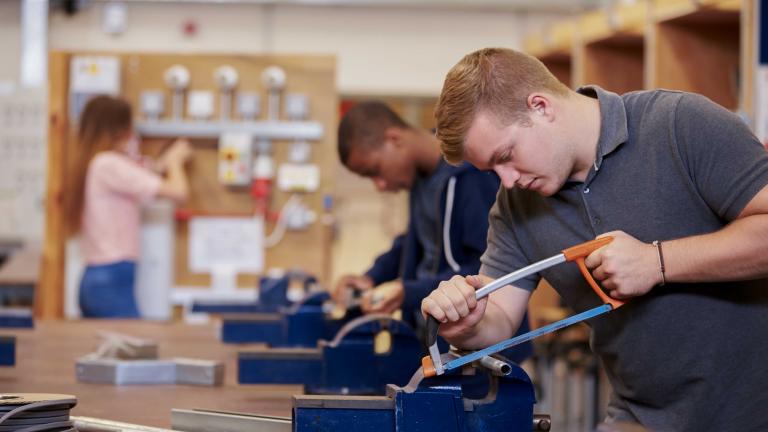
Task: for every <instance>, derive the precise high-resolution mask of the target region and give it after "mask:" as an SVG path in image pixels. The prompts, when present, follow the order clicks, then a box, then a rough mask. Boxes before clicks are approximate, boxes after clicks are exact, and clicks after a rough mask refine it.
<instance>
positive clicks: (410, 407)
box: [292, 358, 551, 432]
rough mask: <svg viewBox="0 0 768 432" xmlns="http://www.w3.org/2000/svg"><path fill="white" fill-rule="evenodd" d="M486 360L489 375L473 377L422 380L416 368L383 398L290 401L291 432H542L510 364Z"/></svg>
mask: <svg viewBox="0 0 768 432" xmlns="http://www.w3.org/2000/svg"><path fill="white" fill-rule="evenodd" d="M489 359H490V360H488V361H489V362H492V363H493V362H497V364H496V367H495V370H494V369H493V368H492V369H491V370H480V369H483V368H482V367H477V370H476V374H475V375H459V374H445V375H441V376H437V377H433V378H424V377H423V373H422V369H421V368H419V369H418V370H417V372H416V374H414V375H413V377H412V379H411V381H410V382H409V383H408V384H407V385H406V386H404V387H398V386H396V385H389V386H387V393H386V396H371V397H353V396H318V395H302V396H294V397H293V419H292V423H293V431H294V432H309V431H312V432H331V431H345V430H346V431H352V430H354V431H355V432H387V431H392V432H432V431H441V432H502V431H504V432H509V431H515V432H518V431H519V432H522V431H525V432H528V431H531V430H534V431H548V430H549V429H550V426H551V422H550V420H549V416H538V415H537V416H534V414H533V404H534V403H535V402H536V399H535V396H534V389H533V385H532V384H531V380H530V379H529V378H528V375H526V373H525V372H524V371H523V370H522V369H521V368H520V367H519V366H517V365H515V364H514V363H507V362H505V361H503V360H499V359H496V358H489ZM499 364H501V366H499ZM482 380H485V382H482ZM478 383H480V385H478Z"/></svg>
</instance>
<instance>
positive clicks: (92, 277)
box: [80, 261, 141, 318]
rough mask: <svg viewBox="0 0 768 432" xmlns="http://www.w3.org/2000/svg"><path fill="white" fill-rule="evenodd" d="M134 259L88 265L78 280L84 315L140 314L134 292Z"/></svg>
mask: <svg viewBox="0 0 768 432" xmlns="http://www.w3.org/2000/svg"><path fill="white" fill-rule="evenodd" d="M135 279H136V263H135V262H134V261H118V262H116V263H112V264H104V265H89V266H87V267H86V268H85V272H84V273H83V278H82V279H81V280H80V311H81V312H82V316H83V318H140V317H141V315H140V314H139V308H138V307H137V306H136V297H135V295H134V292H133V291H134V288H133V285H134V280H135Z"/></svg>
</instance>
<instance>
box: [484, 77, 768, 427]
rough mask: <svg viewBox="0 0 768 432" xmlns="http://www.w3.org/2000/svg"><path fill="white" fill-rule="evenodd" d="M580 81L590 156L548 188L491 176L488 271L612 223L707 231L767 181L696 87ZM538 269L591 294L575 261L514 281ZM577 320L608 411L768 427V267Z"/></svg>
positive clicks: (750, 148) (661, 420)
mask: <svg viewBox="0 0 768 432" xmlns="http://www.w3.org/2000/svg"><path fill="white" fill-rule="evenodd" d="M579 91H580V92H581V93H582V94H585V95H588V96H591V97H597V98H598V100H599V104H600V115H601V125H600V139H599V142H598V145H597V153H596V160H595V163H594V166H593V167H592V169H591V170H590V172H589V174H588V176H587V178H586V180H585V181H584V182H583V183H581V182H567V183H565V184H564V185H563V187H562V189H561V190H560V191H559V192H558V193H556V194H555V195H553V196H551V197H542V196H540V195H538V194H536V193H535V192H532V191H525V190H518V189H511V190H505V189H504V188H503V187H502V189H501V190H499V194H498V197H497V201H496V204H495V205H494V207H493V208H492V210H491V212H490V216H489V217H490V229H489V233H488V248H487V250H486V252H485V254H484V255H483V257H482V259H481V261H482V267H481V269H480V272H481V273H483V274H486V275H489V276H491V277H498V276H501V275H503V274H506V273H508V272H510V271H513V270H515V269H518V268H520V267H523V266H525V265H528V264H531V263H533V262H535V261H538V260H541V259H543V258H547V257H549V256H552V255H555V254H557V253H559V252H560V251H561V250H562V249H565V248H567V247H569V246H573V245H575V244H578V243H581V242H584V241H587V240H591V239H593V238H595V236H597V235H599V234H601V233H604V232H607V231H612V230H623V231H625V232H627V233H628V234H630V235H632V236H634V237H636V238H637V239H639V240H641V241H643V242H651V241H653V240H670V239H675V238H680V237H686V236H692V235H697V234H704V233H709V232H713V231H716V230H718V229H720V228H722V227H723V226H725V225H726V224H727V223H728V222H729V221H732V220H733V219H735V218H736V217H737V216H738V215H739V213H740V212H741V210H742V209H743V208H744V207H745V206H746V204H748V203H749V201H750V200H751V199H752V198H753V197H754V196H755V194H756V193H757V192H758V191H760V190H761V189H762V188H763V187H764V186H766V185H767V184H768V156H767V155H766V152H765V150H764V149H763V147H762V146H761V144H760V143H759V142H758V141H757V139H756V138H755V137H754V136H753V135H752V133H751V132H750V131H749V129H748V128H747V127H746V125H744V123H743V122H742V121H741V120H739V119H738V118H737V117H736V116H735V115H734V114H732V113H730V112H729V111H727V110H725V109H723V108H722V107H720V106H718V105H716V104H714V103H713V102H711V101H710V100H708V99H706V98H704V97H703V96H699V95H695V94H690V93H682V92H675V91H666V90H656V91H643V92H632V93H628V94H625V95H623V96H619V95H617V94H615V93H611V92H607V91H605V90H602V89H600V88H598V87H585V88H582V89H580V90H579ZM691 253H692V254H695V251H691ZM540 277H543V278H545V279H546V280H547V281H548V282H550V283H551V284H552V285H553V286H554V287H555V288H556V289H557V291H558V292H559V293H560V295H561V296H562V297H563V299H564V300H565V301H566V302H567V303H568V304H569V305H570V306H571V307H573V308H574V309H575V310H576V311H582V310H584V309H587V308H589V307H594V306H596V305H598V304H599V303H600V302H599V299H598V297H597V296H596V295H595V294H594V292H593V291H592V290H591V289H590V288H589V286H588V285H587V283H586V282H585V281H584V279H583V278H582V277H581V275H580V274H579V272H578V269H577V267H576V265H575V264H561V265H559V266H556V267H553V268H551V269H548V270H545V271H543V272H541V274H539V275H536V276H534V277H531V278H529V279H526V280H523V281H519V282H518V283H516V285H518V286H520V287H521V288H525V289H529V290H533V289H534V287H535V286H536V284H537V283H538V280H539V278H540ZM589 324H590V325H591V327H592V340H591V344H592V348H593V350H594V351H595V352H596V353H597V354H598V355H599V356H600V358H601V359H602V361H603V364H604V366H605V368H606V371H607V373H608V376H609V378H610V380H611V383H612V385H613V389H614V395H613V396H614V397H613V399H614V401H613V403H612V409H611V412H612V413H614V415H615V416H616V417H617V418H619V419H621V420H629V421H636V422H640V423H642V424H644V425H645V426H646V427H649V428H651V429H652V430H662V431H667V430H669V431H697V432H699V431H725V430H739V431H746V430H768V416H765V415H764V414H762V413H763V409H764V408H765V407H766V406H768V280H766V279H761V280H753V281H741V282H726V283H706V284H667V285H665V286H664V287H656V288H654V289H653V290H651V292H650V293H648V294H647V295H645V296H643V297H639V298H635V299H632V300H630V301H628V302H627V304H626V305H625V306H624V307H622V308H620V309H617V310H616V311H613V312H610V313H608V314H606V315H603V316H601V317H598V318H595V319H593V320H591V322H590V323H589Z"/></svg>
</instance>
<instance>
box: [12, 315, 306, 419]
mask: <svg viewBox="0 0 768 432" xmlns="http://www.w3.org/2000/svg"><path fill="white" fill-rule="evenodd" d="M99 331H111V332H118V333H124V334H127V335H131V336H135V337H139V338H145V339H151V340H154V341H156V342H158V344H159V353H160V357H161V358H171V357H191V358H200V359H207V360H219V361H223V362H224V363H225V365H226V366H225V367H226V369H225V378H224V385H223V386H220V387H201V386H189V385H129V386H116V385H107V384H89V383H81V382H77V381H76V379H75V359H77V358H78V357H81V356H83V355H85V354H88V353H90V352H93V351H95V349H96V347H97V346H98V345H99V343H100V341H101V339H100V338H99V335H98V332H99ZM0 335H15V336H16V338H17V339H16V366H15V367H11V368H8V367H0V393H63V394H72V395H75V396H77V399H78V403H77V407H75V408H74V410H73V411H72V415H76V416H86V417H98V418H103V419H109V420H116V421H122V422H128V423H137V424H142V425H147V426H155V427H166V428H170V424H171V408H203V409H212V410H224V411H239V412H250V413H259V414H265V415H276V416H290V415H291V396H292V395H293V394H299V393H301V391H302V389H301V387H300V386H274V385H271V386H267V385H245V386H241V385H238V384H237V352H238V351H239V350H242V349H245V348H250V347H253V346H254V345H251V346H250V347H248V346H245V345H229V344H227V345H225V344H223V343H221V342H219V337H218V329H217V327H216V326H215V325H213V324H210V325H205V326H188V325H183V324H166V323H159V322H149V321H104V320H82V321H36V322H35V329H33V330H30V329H24V330H22V329H0Z"/></svg>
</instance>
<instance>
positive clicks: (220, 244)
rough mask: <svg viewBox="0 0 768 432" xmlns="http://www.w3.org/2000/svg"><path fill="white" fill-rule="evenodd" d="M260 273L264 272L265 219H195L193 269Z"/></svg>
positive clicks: (191, 241) (191, 235) (192, 225)
mask: <svg viewBox="0 0 768 432" xmlns="http://www.w3.org/2000/svg"><path fill="white" fill-rule="evenodd" d="M223 268H226V269H231V271H233V272H236V273H260V272H261V271H262V270H263V269H264V220H263V219H262V218H238V217H195V218H192V220H191V221H190V223H189V269H190V270H191V271H192V272H194V273H212V272H214V271H217V269H223Z"/></svg>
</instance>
